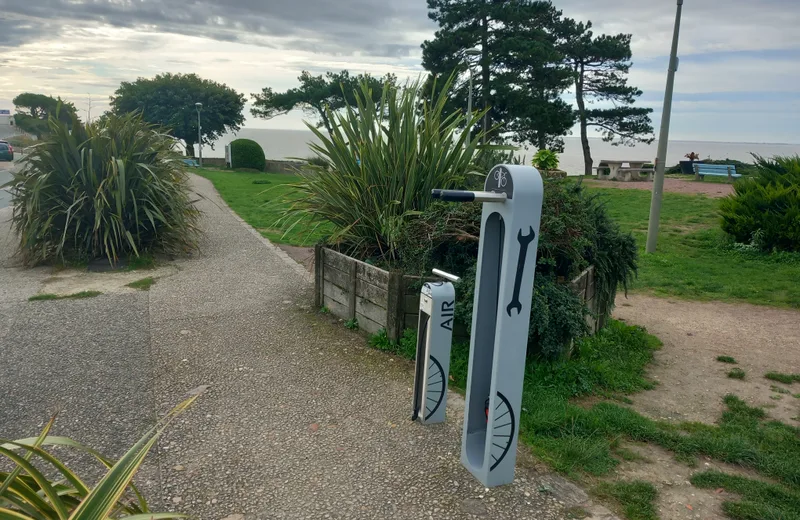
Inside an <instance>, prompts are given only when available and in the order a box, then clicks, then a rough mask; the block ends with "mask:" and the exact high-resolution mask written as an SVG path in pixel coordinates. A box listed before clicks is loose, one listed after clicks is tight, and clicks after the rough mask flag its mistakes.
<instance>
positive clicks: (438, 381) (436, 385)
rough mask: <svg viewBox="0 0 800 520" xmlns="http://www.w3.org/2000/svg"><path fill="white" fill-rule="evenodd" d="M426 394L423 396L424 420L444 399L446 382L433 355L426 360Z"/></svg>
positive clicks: (431, 414) (434, 411)
mask: <svg viewBox="0 0 800 520" xmlns="http://www.w3.org/2000/svg"><path fill="white" fill-rule="evenodd" d="M427 390H428V391H427V396H426V397H425V420H426V421H427V420H428V419H430V418H431V417H432V416H433V414H435V413H436V410H438V409H439V406H440V405H441V404H442V401H443V400H444V393H445V392H446V391H447V383H446V381H445V380H444V370H443V369H442V365H440V364H439V362H438V361H437V360H436V358H435V357H433V356H430V358H429V360H428V382H427Z"/></svg>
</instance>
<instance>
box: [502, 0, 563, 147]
mask: <svg viewBox="0 0 800 520" xmlns="http://www.w3.org/2000/svg"><path fill="white" fill-rule="evenodd" d="M507 8H508V9H507V11H508V13H507V15H506V16H505V17H504V24H505V31H506V32H507V35H506V36H505V37H504V38H502V40H501V42H500V45H499V51H500V52H499V55H498V57H497V59H498V61H500V62H501V63H502V65H503V68H502V70H501V71H500V72H499V73H498V82H497V87H496V88H497V90H498V92H499V94H500V95H498V97H501V98H503V99H504V100H505V103H506V106H505V110H504V112H505V113H506V118H507V121H508V123H507V130H510V131H512V132H513V133H514V137H515V139H516V141H517V142H528V143H531V144H533V145H534V146H535V147H536V148H537V149H538V150H543V149H550V150H555V151H559V152H561V151H563V149H564V139H563V136H565V135H567V134H569V133H570V131H571V129H572V126H573V125H574V124H575V111H574V110H573V108H572V106H571V105H570V104H569V103H567V102H566V101H565V100H564V99H563V98H562V97H561V94H563V93H564V91H566V90H567V89H568V88H570V87H571V86H572V69H571V67H569V66H568V65H567V64H566V63H565V62H564V55H563V54H562V52H561V50H560V48H559V47H558V42H559V41H560V40H562V39H563V35H562V34H561V30H562V28H563V25H562V13H561V11H559V10H557V9H556V8H555V7H554V6H553V4H551V3H550V2H517V5H511V4H509V5H508V6H507Z"/></svg>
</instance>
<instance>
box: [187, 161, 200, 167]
mask: <svg viewBox="0 0 800 520" xmlns="http://www.w3.org/2000/svg"><path fill="white" fill-rule="evenodd" d="M183 164H185V165H186V166H189V167H190V168H199V167H200V163H198V162H197V161H196V160H194V159H184V160H183Z"/></svg>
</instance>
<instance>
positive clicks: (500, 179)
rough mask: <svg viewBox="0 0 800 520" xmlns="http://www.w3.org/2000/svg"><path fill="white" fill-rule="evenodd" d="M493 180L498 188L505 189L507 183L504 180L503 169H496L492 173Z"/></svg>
mask: <svg viewBox="0 0 800 520" xmlns="http://www.w3.org/2000/svg"><path fill="white" fill-rule="evenodd" d="M494 180H496V181H497V187H498V188H505V187H506V184H508V181H507V180H506V172H505V170H503V169H498V170H497V171H495V172H494Z"/></svg>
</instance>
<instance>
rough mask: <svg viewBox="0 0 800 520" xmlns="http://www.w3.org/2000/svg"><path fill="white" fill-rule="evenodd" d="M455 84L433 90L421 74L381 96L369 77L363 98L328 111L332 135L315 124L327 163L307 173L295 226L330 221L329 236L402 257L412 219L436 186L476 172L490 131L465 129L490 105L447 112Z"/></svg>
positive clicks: (318, 148)
mask: <svg viewBox="0 0 800 520" xmlns="http://www.w3.org/2000/svg"><path fill="white" fill-rule="evenodd" d="M450 84H451V83H450V82H447V83H446V84H445V86H444V88H441V89H437V88H436V86H435V85H434V86H433V89H432V92H438V94H435V95H434V96H433V97H432V98H429V97H428V95H427V92H426V91H425V89H424V88H423V87H422V86H421V84H420V83H419V82H416V83H412V84H410V85H407V86H406V87H405V88H399V87H397V86H395V85H392V84H386V85H384V87H383V92H382V95H381V98H380V101H379V102H378V103H375V102H374V101H373V99H374V97H373V94H372V92H371V90H370V86H369V85H368V84H366V83H362V84H361V86H360V91H357V92H356V95H355V100H356V106H347V107H346V108H345V110H344V111H342V112H341V113H336V114H334V113H329V117H330V119H331V120H332V121H334V122H335V124H334V125H333V128H332V130H331V133H330V135H327V134H325V133H322V132H320V131H319V130H317V129H316V128H314V127H313V126H312V125H308V127H309V129H310V130H311V131H312V132H314V133H315V134H316V136H317V138H318V139H319V141H320V143H319V144H312V145H311V148H312V150H313V151H314V152H315V153H316V155H317V156H318V157H319V158H320V159H321V160H322V161H324V163H325V164H326V165H327V166H325V167H322V166H317V165H313V164H312V165H310V167H309V168H310V171H308V172H305V173H301V174H300V175H301V176H302V181H301V182H300V183H299V184H298V185H297V186H296V187H297V189H298V190H299V191H300V193H301V195H300V197H298V200H296V201H295V202H294V204H293V205H292V206H291V207H290V208H289V210H288V211H287V212H286V215H285V216H284V223H285V224H288V228H289V230H291V227H292V226H293V225H294V223H296V222H297V221H299V219H296V220H295V218H296V217H310V218H311V219H313V220H316V221H317V222H318V223H323V222H330V223H331V224H333V228H334V231H333V233H332V235H331V237H330V241H331V242H333V243H338V244H340V245H341V246H342V247H343V248H344V249H346V250H347V251H348V252H350V253H354V254H359V255H364V256H380V257H382V258H383V259H384V260H387V261H392V260H394V259H396V254H397V246H398V241H399V238H400V237H401V235H402V233H403V227H404V225H405V223H406V222H407V221H408V220H409V219H410V218H413V217H414V216H416V215H418V214H419V212H420V211H422V210H424V209H425V208H426V207H427V206H428V204H430V202H431V201H432V198H431V190H432V189H434V188H443V189H447V188H453V187H456V186H458V185H460V184H463V183H464V181H465V179H466V177H467V176H468V175H470V174H472V173H476V172H473V171H472V167H471V165H472V162H473V158H474V157H475V155H476V151H477V150H478V147H479V145H478V143H479V142H480V141H482V140H483V134H482V133H480V134H478V135H477V136H473V138H472V139H469V137H468V134H467V132H464V131H462V129H463V128H472V127H474V126H476V125H477V123H478V122H479V121H480V120H481V118H482V117H483V113H482V112H478V113H475V114H473V116H472V117H471V118H469V120H468V118H467V117H466V116H465V115H464V114H462V113H460V112H456V113H453V114H451V115H449V116H447V115H445V113H444V109H445V105H446V102H447V96H448V94H449V91H450ZM293 217H295V218H293ZM287 232H288V231H287Z"/></svg>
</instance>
